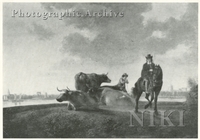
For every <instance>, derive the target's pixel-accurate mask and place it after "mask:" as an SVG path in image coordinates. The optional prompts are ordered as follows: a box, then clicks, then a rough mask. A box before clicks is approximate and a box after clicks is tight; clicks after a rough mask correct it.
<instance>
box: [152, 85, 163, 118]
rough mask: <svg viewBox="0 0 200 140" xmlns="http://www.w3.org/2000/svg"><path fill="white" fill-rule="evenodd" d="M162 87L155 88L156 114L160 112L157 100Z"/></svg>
mask: <svg viewBox="0 0 200 140" xmlns="http://www.w3.org/2000/svg"><path fill="white" fill-rule="evenodd" d="M160 90H161V88H159V89H155V100H154V104H155V105H154V112H155V114H158V110H157V101H158V95H159V93H160Z"/></svg>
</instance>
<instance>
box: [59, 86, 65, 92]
mask: <svg viewBox="0 0 200 140" xmlns="http://www.w3.org/2000/svg"><path fill="white" fill-rule="evenodd" d="M57 90H58V91H59V92H62V91H64V92H65V91H67V89H61V90H60V89H58V87H57Z"/></svg>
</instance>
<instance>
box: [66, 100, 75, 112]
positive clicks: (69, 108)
mask: <svg viewBox="0 0 200 140" xmlns="http://www.w3.org/2000/svg"><path fill="white" fill-rule="evenodd" d="M67 110H74V111H76V107H75V106H74V105H73V104H72V103H70V102H69V103H68V106H67Z"/></svg>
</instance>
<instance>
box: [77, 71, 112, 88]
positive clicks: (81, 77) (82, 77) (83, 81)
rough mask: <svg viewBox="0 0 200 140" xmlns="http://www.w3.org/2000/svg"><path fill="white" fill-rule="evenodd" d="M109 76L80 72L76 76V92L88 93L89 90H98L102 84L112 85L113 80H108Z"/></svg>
mask: <svg viewBox="0 0 200 140" xmlns="http://www.w3.org/2000/svg"><path fill="white" fill-rule="evenodd" d="M107 75H108V73H107V74H96V73H91V74H86V73H83V72H80V73H78V74H76V75H75V77H74V78H75V88H76V90H81V91H84V92H88V90H89V89H93V90H95V89H98V88H99V87H100V86H101V84H102V83H104V82H106V83H110V82H111V80H110V79H109V78H108V76H107Z"/></svg>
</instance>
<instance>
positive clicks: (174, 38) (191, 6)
mask: <svg viewBox="0 0 200 140" xmlns="http://www.w3.org/2000/svg"><path fill="white" fill-rule="evenodd" d="M88 10H89V12H90V13H92V12H102V11H105V10H106V11H107V12H110V10H112V13H114V12H115V13H121V15H123V16H120V15H118V16H117V17H116V16H112V17H103V16H102V17H98V16H96V17H95V16H93V17H89V16H83V17H78V16H75V17H63V18H61V17H60V15H61V14H62V13H64V12H65V11H68V12H73V11H78V12H80V13H83V14H84V13H86V12H87V11H88ZM34 12H35V13H40V14H41V16H40V17H37V16H35V17H34V16H33V13H34ZM50 12H52V13H57V14H58V16H57V17H55V16H53V15H52V16H51V17H47V15H49V14H50ZM27 13H28V14H27ZM45 13H46V14H45ZM23 14H24V15H25V16H24V17H22V15H23ZM26 15H28V16H29V17H28V16H26ZM45 15H46V17H45ZM149 53H150V54H152V55H153V58H154V63H155V64H159V65H160V66H161V67H162V70H163V82H164V84H163V88H162V90H169V88H170V86H171V85H173V87H174V89H177V90H178V89H180V88H185V87H188V84H187V80H188V78H195V79H197V77H198V4H197V3H121V4H119V3H4V4H3V92H4V94H7V91H8V89H9V90H10V92H11V93H18V94H19V93H22V94H35V93H36V92H38V91H40V92H42V93H44V92H47V93H49V94H57V90H56V87H59V88H66V86H68V87H69V88H70V89H75V86H74V82H75V81H74V76H75V74H77V73H79V72H85V73H97V74H103V73H107V72H108V77H109V78H110V79H111V80H112V82H111V83H110V84H109V85H115V84H117V82H118V80H119V78H120V77H121V75H122V74H123V73H125V72H126V73H128V75H129V76H128V79H129V84H128V86H127V88H128V91H130V89H131V87H134V84H135V82H136V81H137V79H138V78H139V77H140V75H141V70H142V66H143V64H144V63H145V61H146V60H145V56H146V55H147V54H149Z"/></svg>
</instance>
